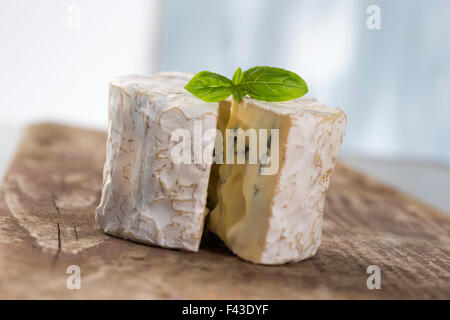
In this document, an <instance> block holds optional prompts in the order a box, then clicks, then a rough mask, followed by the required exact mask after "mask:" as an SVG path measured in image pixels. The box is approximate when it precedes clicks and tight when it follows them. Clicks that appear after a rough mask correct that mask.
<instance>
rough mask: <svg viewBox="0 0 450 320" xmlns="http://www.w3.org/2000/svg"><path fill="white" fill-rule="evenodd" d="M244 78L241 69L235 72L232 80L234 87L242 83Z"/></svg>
mask: <svg viewBox="0 0 450 320" xmlns="http://www.w3.org/2000/svg"><path fill="white" fill-rule="evenodd" d="M243 78H244V74H243V73H242V70H241V68H237V69H236V71H235V72H234V75H233V79H232V80H231V82H232V83H233V85H234V86H237V85H238V84H240V83H241V82H242V79H243Z"/></svg>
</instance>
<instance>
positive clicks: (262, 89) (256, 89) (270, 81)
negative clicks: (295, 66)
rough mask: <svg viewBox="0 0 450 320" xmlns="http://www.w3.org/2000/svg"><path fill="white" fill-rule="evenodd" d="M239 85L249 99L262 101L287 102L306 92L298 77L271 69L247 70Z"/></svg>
mask: <svg viewBox="0 0 450 320" xmlns="http://www.w3.org/2000/svg"><path fill="white" fill-rule="evenodd" d="M240 85H241V86H242V88H243V89H244V91H245V93H246V94H248V95H249V96H250V97H251V98H253V99H256V100H262V101H272V102H273V101H289V100H293V99H296V98H299V97H301V96H303V95H304V94H305V93H307V92H308V86H307V85H306V83H305V81H304V80H303V79H302V78H300V76H298V75H297V74H295V73H293V72H290V71H287V70H284V69H280V68H273V67H254V68H250V69H248V70H247V71H245V72H244V78H243V80H242V82H241V83H240Z"/></svg>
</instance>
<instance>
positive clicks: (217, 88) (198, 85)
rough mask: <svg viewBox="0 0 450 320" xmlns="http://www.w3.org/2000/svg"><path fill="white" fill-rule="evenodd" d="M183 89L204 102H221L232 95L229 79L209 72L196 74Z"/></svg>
mask: <svg viewBox="0 0 450 320" xmlns="http://www.w3.org/2000/svg"><path fill="white" fill-rule="evenodd" d="M184 88H185V89H186V90H187V91H189V92H190V93H192V94H193V95H194V96H196V97H197V98H200V99H202V100H203V101H206V102H219V101H223V100H225V99H226V98H228V97H229V96H230V95H231V94H232V93H233V88H232V83H231V80H230V79H228V78H226V77H224V76H221V75H220V74H217V73H213V72H209V71H202V72H199V73H197V74H196V75H195V76H194V77H193V78H192V79H191V81H189V83H188V84H187V85H186V86H185V87H184Z"/></svg>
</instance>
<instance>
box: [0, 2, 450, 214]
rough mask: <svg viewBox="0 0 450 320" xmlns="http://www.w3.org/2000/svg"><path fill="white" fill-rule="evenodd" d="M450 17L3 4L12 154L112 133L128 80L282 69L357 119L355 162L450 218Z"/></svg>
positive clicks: (409, 12)
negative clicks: (53, 136)
mask: <svg viewBox="0 0 450 320" xmlns="http://www.w3.org/2000/svg"><path fill="white" fill-rule="evenodd" d="M370 5H376V6H378V7H379V8H380V18H381V20H380V22H381V24H380V27H381V29H372V30H371V29H369V28H368V27H367V20H368V19H369V18H370V17H371V16H372V14H373V12H369V13H367V8H368V7H369V6H370ZM449 20H450V1H448V0H430V1H420V0H396V1H389V0H371V1H368V0H340V1H335V0H315V1H311V0H283V1H279V0H226V1H211V0H192V1H183V0H166V1H164V0H114V1H113V0H108V1H107V0H95V1H88V0H72V1H66V0H45V1H44V0H42V1H33V0H2V2H1V4H0V70H1V71H0V128H1V129H2V131H1V132H2V135H1V136H0V144H1V145H2V147H3V150H4V152H6V151H5V150H10V149H11V150H13V149H14V148H15V146H16V141H17V139H18V138H15V137H18V136H19V133H18V132H19V130H20V128H23V127H24V126H25V125H26V124H27V123H30V122H35V121H40V120H55V121H62V122H65V123H73V124H77V125H83V126H90V127H96V128H105V127H106V123H107V89H108V81H109V80H110V79H111V78H112V77H114V76H117V75H123V74H131V73H141V74H150V73H154V72H157V71H161V70H179V71H191V72H196V71H200V70H210V71H215V72H218V73H223V74H225V75H228V76H230V77H231V75H232V73H233V71H234V70H235V69H236V67H238V66H240V67H243V68H247V67H251V66H255V65H270V66H278V67H284V68H287V69H289V70H292V71H294V72H297V73H298V74H300V75H301V76H302V77H303V78H304V79H305V80H306V81H307V83H308V85H309V88H310V92H311V94H312V95H314V96H315V97H317V98H318V99H319V100H321V101H323V102H325V103H326V104H329V105H332V106H339V107H341V108H342V109H344V111H345V112H346V113H347V115H348V129H347V136H346V139H345V143H344V148H343V155H344V158H346V159H347V161H348V162H350V163H352V164H353V165H354V166H356V167H359V168H360V169H362V170H365V171H366V172H369V173H372V174H374V175H376V176H379V177H380V178H381V179H384V180H385V181H387V182H389V183H391V184H393V185H396V186H399V187H402V188H403V189H404V190H406V191H408V192H410V193H413V194H415V195H417V196H423V194H424V193H425V194H426V196H425V198H426V199H427V200H429V202H432V203H433V204H435V205H436V206H438V207H441V208H444V209H447V210H448V211H450V200H449V199H447V198H448V197H447V195H446V193H448V190H450V173H449V170H448V164H449V163H450V141H449V140H448V138H449V137H450V63H449V61H450V43H449V39H450V28H449V26H448V21H449ZM8 148H9V149H8ZM11 152H12V151H11ZM11 152H10V153H11ZM9 157H10V156H4V157H3V159H1V160H0V168H2V166H3V168H4V167H5V166H6V163H7V162H8V161H9ZM2 163H3V164H2ZM3 171H4V169H2V172H3Z"/></svg>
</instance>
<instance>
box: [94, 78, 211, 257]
mask: <svg viewBox="0 0 450 320" xmlns="http://www.w3.org/2000/svg"><path fill="white" fill-rule="evenodd" d="M191 77H192V74H186V73H178V72H165V73H159V74H156V75H153V76H151V77H145V76H127V77H119V78H116V79H114V80H113V81H111V83H110V93H109V94H110V96H109V128H108V142H107V159H106V163H105V167H104V172H103V187H102V197H101V202H100V204H99V206H98V208H97V211H96V220H97V223H98V225H99V227H100V229H101V230H103V231H104V232H106V233H109V234H112V235H115V236H119V237H123V238H127V239H132V240H134V241H138V242H142V243H147V244H155V245H159V246H162V247H169V248H181V249H186V250H191V251H197V250H198V247H199V244H200V239H201V235H202V231H203V224H204V216H205V214H206V213H207V209H206V197H207V188H208V179H209V174H210V169H211V164H210V163H211V161H212V156H213V154H212V150H211V151H210V152H209V153H208V152H205V153H204V154H203V156H204V157H205V158H206V159H203V160H204V161H202V162H201V163H194V162H192V163H188V164H187V163H180V164H176V163H174V161H172V158H171V155H170V152H171V150H172V149H173V148H174V146H175V145H176V144H177V143H178V141H172V140H171V136H172V134H173V132H174V131H175V130H177V129H183V130H187V132H188V133H189V134H191V135H192V136H194V135H195V134H196V133H195V130H196V128H195V125H196V124H195V123H197V124H199V123H200V125H201V129H200V132H199V133H200V134H201V135H202V134H204V132H205V131H206V130H208V129H213V130H215V128H216V122H217V114H218V105H219V104H218V103H205V102H203V101H201V100H199V99H197V98H195V97H194V96H192V95H191V94H189V93H188V92H187V91H186V90H185V89H184V86H185V85H186V83H187V82H188V81H189V79H190V78H191ZM197 134H198V132H197ZM214 139H215V136H212V141H213V142H214ZM207 144H208V142H207V141H202V145H201V147H202V148H205V149H206V145H207Z"/></svg>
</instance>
